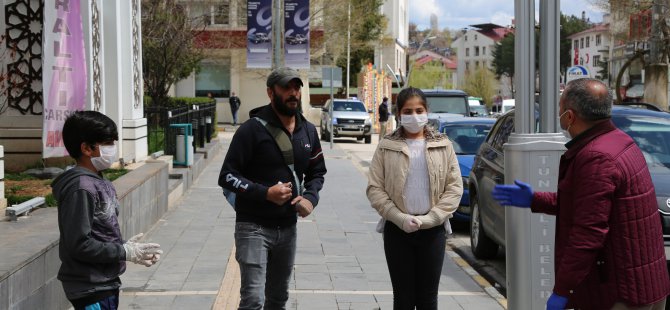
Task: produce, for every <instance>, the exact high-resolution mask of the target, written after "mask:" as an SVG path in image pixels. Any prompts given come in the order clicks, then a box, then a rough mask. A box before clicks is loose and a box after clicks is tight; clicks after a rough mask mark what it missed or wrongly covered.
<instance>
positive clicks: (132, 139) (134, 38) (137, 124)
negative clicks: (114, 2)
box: [120, 0, 149, 162]
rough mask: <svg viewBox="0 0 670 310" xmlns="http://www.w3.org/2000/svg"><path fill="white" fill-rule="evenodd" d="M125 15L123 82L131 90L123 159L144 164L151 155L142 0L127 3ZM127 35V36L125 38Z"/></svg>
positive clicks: (127, 100) (126, 96) (127, 94)
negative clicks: (144, 72) (146, 96)
mask: <svg viewBox="0 0 670 310" xmlns="http://www.w3.org/2000/svg"><path fill="white" fill-rule="evenodd" d="M120 2H121V12H123V15H122V16H125V17H126V18H124V20H125V22H124V23H122V24H121V35H122V41H121V43H122V44H121V45H122V46H123V52H124V55H123V57H124V58H126V57H127V58H126V59H127V60H126V61H125V62H126V66H124V67H123V68H124V71H123V77H124V78H123V80H122V82H123V83H125V84H126V86H127V87H124V89H128V91H125V92H124V100H123V103H124V104H123V147H124V149H125V152H124V154H123V158H124V160H125V161H126V162H130V161H142V160H145V159H146V157H147V155H148V149H149V146H148V141H147V119H146V118H144V81H143V79H142V28H141V25H142V19H141V18H142V13H141V7H142V3H141V1H140V0H124V1H120ZM124 34H125V35H124Z"/></svg>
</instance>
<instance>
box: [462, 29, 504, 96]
mask: <svg viewBox="0 0 670 310" xmlns="http://www.w3.org/2000/svg"><path fill="white" fill-rule="evenodd" d="M470 27H471V28H470V29H465V30H463V33H462V35H461V36H459V37H458V38H457V39H456V40H454V41H453V42H452V43H451V48H452V49H455V50H456V55H457V56H456V58H457V59H458V69H457V84H456V87H458V88H463V86H464V85H465V80H466V78H467V75H468V74H469V73H471V72H474V71H475V70H477V69H479V68H482V67H483V68H488V69H492V68H493V67H492V64H493V49H494V48H495V45H496V44H497V43H498V42H500V40H502V39H503V38H504V37H505V36H506V35H507V34H508V33H511V32H512V29H511V28H508V27H503V26H499V25H496V24H479V25H471V26H470ZM498 91H499V94H500V95H502V96H510V95H511V89H510V87H509V81H505V80H504V79H501V81H500V83H499V85H498Z"/></svg>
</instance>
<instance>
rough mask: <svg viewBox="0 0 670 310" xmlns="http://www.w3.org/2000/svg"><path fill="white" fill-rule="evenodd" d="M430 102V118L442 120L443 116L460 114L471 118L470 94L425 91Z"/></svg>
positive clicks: (457, 91)
mask: <svg viewBox="0 0 670 310" xmlns="http://www.w3.org/2000/svg"><path fill="white" fill-rule="evenodd" d="M423 93H424V94H426V100H427V101H428V102H427V103H428V111H429V112H430V114H429V115H428V118H440V117H441V116H443V115H447V117H449V115H452V114H459V115H461V116H471V114H470V104H469V102H468V94H466V93H465V92H464V91H461V90H444V89H424V90H423Z"/></svg>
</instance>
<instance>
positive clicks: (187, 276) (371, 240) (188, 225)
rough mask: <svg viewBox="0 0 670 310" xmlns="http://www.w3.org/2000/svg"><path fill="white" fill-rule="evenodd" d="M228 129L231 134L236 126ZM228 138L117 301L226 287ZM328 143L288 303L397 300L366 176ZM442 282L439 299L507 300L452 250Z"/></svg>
mask: <svg viewBox="0 0 670 310" xmlns="http://www.w3.org/2000/svg"><path fill="white" fill-rule="evenodd" d="M223 135H224V137H223V139H226V141H227V143H229V141H230V137H231V136H230V134H229V133H225V134H223ZM227 143H224V151H223V152H222V153H221V154H218V155H216V156H215V157H214V160H213V161H212V163H211V164H209V165H208V166H207V167H205V168H204V171H203V173H202V174H201V176H200V177H199V178H198V179H197V180H195V181H194V183H193V186H192V187H191V188H190V189H189V190H188V191H187V192H186V193H185V194H184V196H182V197H181V198H180V199H179V200H178V201H177V203H176V204H175V207H174V208H173V209H172V210H170V211H169V212H168V213H167V214H166V215H165V216H164V217H163V219H161V220H160V221H159V222H158V223H157V224H156V225H155V226H154V228H153V229H152V230H151V231H149V232H147V234H146V237H145V241H148V242H158V243H160V244H161V246H162V248H163V250H164V251H165V253H164V254H163V256H162V258H161V261H160V262H159V263H158V264H157V265H155V266H153V267H150V268H146V267H143V266H138V265H132V264H129V265H128V270H127V271H126V273H125V274H124V275H123V276H122V281H123V283H124V284H123V287H122V296H121V304H120V308H121V309H188V310H197V309H212V306H213V305H214V303H215V301H217V295H218V294H222V293H225V292H224V291H223V289H224V288H223V287H222V285H223V283H226V280H227V278H226V275H225V272H226V269H227V268H229V269H228V270H231V269H230V266H229V264H235V263H236V262H235V261H234V258H233V259H232V261H229V259H230V257H231V253H232V251H233V250H234V239H233V232H234V223H235V214H234V211H233V209H232V208H231V207H230V206H229V205H228V204H227V202H225V199H224V198H223V195H222V191H221V189H220V188H219V187H218V184H217V180H218V174H219V170H220V167H221V163H222V162H223V159H224V156H225V151H226V149H227ZM323 147H324V156H325V157H326V161H327V162H326V164H327V166H328V170H329V171H328V174H327V175H326V182H325V187H324V190H323V191H322V192H321V200H320V202H319V205H318V206H317V207H316V209H315V211H314V213H313V214H312V215H311V216H309V217H307V218H305V219H300V220H299V221H298V224H297V227H298V241H297V250H296V261H295V268H294V272H293V275H292V278H291V283H290V297H289V301H288V303H287V308H288V309H310V310H312V309H324V310H327V309H392V306H393V295H392V294H391V291H392V287H391V282H390V276H389V274H388V269H387V267H386V260H385V257H384V248H383V241H382V237H381V234H379V233H376V232H375V231H374V229H375V227H376V224H377V221H378V219H379V216H378V215H377V213H376V212H375V211H374V210H373V209H372V208H371V207H370V205H369V202H368V200H367V197H366V196H365V188H366V186H367V178H366V177H365V176H364V175H363V174H362V173H361V172H359V170H357V168H356V166H355V165H354V164H353V163H352V158H351V156H350V155H348V153H346V152H345V151H343V150H342V149H340V148H338V147H336V148H335V149H333V150H330V148H329V147H328V145H327V144H324V145H323ZM229 276H230V275H229ZM235 276H236V277H239V275H235ZM238 280H239V279H238ZM226 285H227V284H226ZM230 288H232V286H230V287H228V289H230ZM237 289H239V288H237ZM440 292H441V295H440V296H438V300H439V302H440V306H439V307H440V309H487V310H488V309H501V308H502V307H501V306H500V305H499V304H498V303H497V301H496V300H495V299H494V298H492V297H490V296H489V295H488V294H486V293H485V291H484V289H482V288H481V287H480V286H479V285H478V284H477V283H476V282H475V281H474V280H473V279H472V278H471V277H470V276H469V275H467V274H466V273H465V272H464V271H463V269H462V268H460V267H459V266H458V265H457V264H456V263H455V262H454V261H453V260H452V259H451V258H450V257H449V256H447V255H445V262H444V267H443V271H442V275H441V277H440ZM219 297H221V295H219ZM223 297H225V296H223ZM217 303H218V301H217Z"/></svg>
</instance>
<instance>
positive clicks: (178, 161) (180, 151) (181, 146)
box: [170, 124, 194, 166]
mask: <svg viewBox="0 0 670 310" xmlns="http://www.w3.org/2000/svg"><path fill="white" fill-rule="evenodd" d="M170 127H171V128H177V130H178V133H177V136H176V141H175V142H176V152H175V159H174V164H175V165H181V166H192V165H193V153H194V150H193V126H192V125H191V124H172V125H170Z"/></svg>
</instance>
